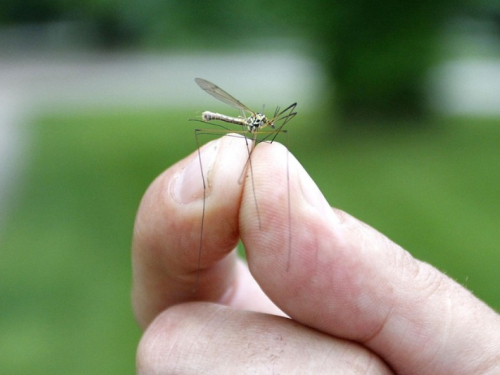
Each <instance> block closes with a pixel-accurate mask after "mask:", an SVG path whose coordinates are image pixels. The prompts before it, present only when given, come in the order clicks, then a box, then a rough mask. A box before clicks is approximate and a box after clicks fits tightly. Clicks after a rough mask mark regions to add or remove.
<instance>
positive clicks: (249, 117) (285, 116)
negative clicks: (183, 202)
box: [195, 78, 297, 290]
mask: <svg viewBox="0 0 500 375" xmlns="http://www.w3.org/2000/svg"><path fill="white" fill-rule="evenodd" d="M195 82H196V83H197V84H198V86H200V88H201V89H202V90H204V91H205V92H207V93H208V94H209V95H211V96H213V97H214V98H216V99H218V100H220V101H221V102H223V103H225V104H227V105H229V106H231V107H233V108H236V109H238V110H239V112H240V116H238V117H232V116H227V115H224V114H221V113H216V112H211V111H205V112H203V113H202V120H203V122H207V123H210V122H211V121H222V122H225V123H228V124H235V125H239V126H241V127H242V130H241V131H232V133H237V134H241V136H242V138H244V139H245V142H246V146H247V150H248V159H247V162H246V164H245V167H244V168H243V171H242V173H241V175H240V178H239V180H238V183H241V182H242V181H243V177H244V174H245V171H246V169H247V167H248V168H249V169H250V176H251V178H252V193H253V197H254V202H255V208H256V213H257V218H258V222H259V228H261V223H260V214H259V206H258V204H257V197H256V193H255V187H254V185H253V169H252V159H251V156H252V152H253V148H251V146H255V145H256V144H257V143H260V142H264V141H266V142H271V143H272V142H273V141H274V140H275V139H276V137H277V136H278V134H280V133H284V132H286V131H284V130H283V127H284V126H285V125H286V123H287V122H288V121H290V120H291V119H292V118H294V117H295V116H296V115H297V112H295V107H296V106H297V103H296V102H295V103H292V104H290V105H289V106H288V107H286V108H285V109H284V110H281V109H280V107H277V108H276V110H275V111H274V115H273V117H272V118H268V117H267V116H266V115H265V114H264V113H263V112H264V106H263V107H262V110H261V112H254V111H252V110H251V109H250V108H248V107H247V106H246V105H244V104H243V103H241V102H240V101H239V100H238V99H236V98H235V97H233V96H231V95H230V94H228V93H227V92H226V91H224V90H223V89H221V88H220V87H219V86H217V85H215V84H213V83H212V82H209V81H207V80H205V79H202V78H195ZM198 121H199V120H198ZM277 124H279V125H277ZM212 125H216V126H219V127H222V128H223V129H224V130H222V131H217V130H215V129H211V130H204V129H196V130H195V136H196V142H197V144H198V157H199V161H200V170H201V177H202V180H203V211H202V217H201V233H200V245H199V249H198V275H197V281H196V288H195V290H196V289H197V286H198V283H199V276H200V267H201V254H202V247H203V239H204V238H203V235H204V226H205V223H204V221H205V199H206V189H207V186H206V182H205V175H204V172H203V166H202V162H201V154H200V147H199V141H198V136H199V135H200V134H207V133H210V134H217V133H221V132H223V133H228V132H229V128H227V127H225V126H222V125H220V124H212ZM267 127H270V128H271V129H273V130H271V131H262V129H264V128H267ZM259 134H263V135H264V136H263V137H262V138H261V139H258V138H257V137H258V135H259ZM249 141H250V143H249ZM287 160H288V159H287ZM287 170H288V169H287ZM287 173H288V172H287ZM287 181H288V176H287ZM287 183H288V184H289V182H287ZM287 188H288V221H289V223H288V225H289V247H290V248H291V217H290V214H291V213H290V191H289V190H290V187H289V186H287ZM290 248H289V254H288V261H287V270H288V268H289V262H290Z"/></svg>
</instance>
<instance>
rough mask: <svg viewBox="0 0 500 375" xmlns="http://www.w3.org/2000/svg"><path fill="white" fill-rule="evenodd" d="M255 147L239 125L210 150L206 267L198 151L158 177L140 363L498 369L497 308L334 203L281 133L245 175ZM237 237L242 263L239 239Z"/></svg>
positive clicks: (140, 298) (142, 246) (305, 369)
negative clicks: (247, 142) (284, 144)
mask: <svg viewBox="0 0 500 375" xmlns="http://www.w3.org/2000/svg"><path fill="white" fill-rule="evenodd" d="M247 157H248V154H247V150H246V147H245V143H244V142H243V141H242V139H240V138H235V137H223V138H221V139H220V140H218V141H215V142H214V143H210V144H208V145H207V146H204V148H203V149H202V158H203V160H204V164H205V165H204V171H205V173H208V179H209V188H208V190H207V199H206V211H205V228H204V235H203V247H202V250H203V251H202V258H201V269H200V270H198V252H199V241H200V224H201V212H202V204H203V187H202V185H201V177H200V170H199V161H198V155H197V153H194V154H192V155H190V156H189V157H188V158H186V159H184V160H182V161H180V162H179V163H178V164H176V165H174V166H172V167H171V168H170V169H169V170H167V171H166V172H165V173H163V174H162V175H161V176H159V177H158V178H157V179H156V180H155V181H154V182H153V183H152V185H151V186H150V187H149V189H148V191H147V192H146V194H145V196H144V198H143V200H142V203H141V206H140V208H139V212H138V214H137V219H136V224H135V229H134V239H133V276H134V283H133V290H132V299H133V307H134V312H135V315H136V318H137V321H138V322H139V324H140V325H141V326H142V327H143V328H144V329H145V333H144V335H143V338H142V340H141V343H140V344H139V348H138V352H137V367H138V373H139V374H152V373H154V374H167V373H176V374H185V373H249V372H251V373H271V372H273V373H286V374H290V373H330V374H331V373H336V374H341V373H348V374H357V373H362V374H367V373H370V374H389V373H396V374H455V375H456V374H498V373H500V317H499V316H498V315H497V314H496V313H495V312H494V311H493V310H492V309H490V308H489V307H488V306H486V305H485V304H484V303H482V302H481V301H479V300H478V299H476V298H475V297H474V296H473V295H472V294H471V293H470V292H468V291H467V290H465V289H464V288H463V287H461V286H460V285H458V284H457V283H456V282H454V281H453V280H451V279H450V278H448V277H447V276H445V275H444V274H442V273H440V272H439V271H437V270H436V269H435V268H433V267H431V266H430V265H428V264H426V263H423V262H420V261H418V260H416V259H414V258H412V257H411V255H410V254H409V253H408V252H406V251H405V250H403V249H401V248H400V247H399V246H398V245H396V244H394V243H393V242H391V241H390V240H389V239H387V238H386V237H384V236H383V235H382V234H380V233H378V232H377V231H375V230H374V229H372V228H371V227H369V226H368V225H366V224H364V223H362V222H360V221H358V220H356V219H355V218H353V217H351V216H349V215H348V214H346V213H344V212H342V211H339V210H335V209H331V208H330V206H329V205H328V203H327V202H326V200H325V199H324V197H323V195H322V194H321V192H320V191H319V190H318V188H317V187H316V185H315V184H314V182H313V181H312V179H311V178H310V177H309V176H308V175H307V173H306V172H305V170H304V169H303V168H302V167H301V166H300V164H299V163H298V162H297V161H296V160H295V159H294V158H293V156H291V155H289V156H288V167H287V151H286V149H285V148H284V147H282V146H281V145H279V144H278V143H273V144H268V143H261V144H259V146H258V147H256V148H255V150H254V152H253V153H252V169H253V179H250V178H246V180H245V183H244V184H242V185H240V184H238V181H237V180H238V176H239V175H240V173H241V170H242V168H243V167H244V166H245V163H246V159H247ZM210 165H211V166H210ZM287 168H288V175H289V181H290V183H289V185H288V184H287ZM252 180H253V181H252ZM252 184H253V186H252ZM288 186H289V188H290V192H288ZM253 189H255V194H256V197H257V203H258V206H259V215H258V216H257V215H256V206H255V198H254V193H253V191H254V190H253ZM288 197H290V202H291V206H290V207H291V215H289V213H288V212H289V211H288V203H287V201H288ZM259 217H260V223H261V228H259ZM289 218H290V219H291V227H290V226H289V221H288V220H289ZM290 230H291V232H290ZM289 233H291V235H292V236H291V242H289V241H288V235H289ZM238 238H241V239H242V240H243V242H244V244H245V248H246V251H247V261H248V267H247V266H246V264H245V263H244V262H243V261H241V260H239V259H238V258H237V255H236V253H235V251H234V250H233V249H234V247H235V245H236V243H237V241H238ZM289 244H291V246H289ZM289 256H290V258H288V257H289ZM288 260H289V261H290V263H289V267H288V266H287V264H288ZM198 277H199V283H197V279H198ZM194 287H196V291H195V292H193V288H194ZM263 291H264V292H265V293H264V292H263ZM190 301H191V302H190ZM196 301H197V302H196ZM202 301H205V302H202ZM188 302H189V303H188ZM209 302H213V303H209ZM174 305H176V306H174ZM285 314H286V315H287V316H289V317H290V318H291V319H288V318H285V317H283V315H285Z"/></svg>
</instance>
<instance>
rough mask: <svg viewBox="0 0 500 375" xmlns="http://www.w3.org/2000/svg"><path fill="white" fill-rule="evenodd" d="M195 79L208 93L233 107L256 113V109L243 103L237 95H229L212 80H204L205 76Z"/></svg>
mask: <svg viewBox="0 0 500 375" xmlns="http://www.w3.org/2000/svg"><path fill="white" fill-rule="evenodd" d="M194 80H195V82H196V83H197V84H198V86H200V87H201V88H202V89H203V90H205V91H206V92H207V93H208V94H210V95H212V96H213V97H214V98H216V99H218V100H220V101H221V102H223V103H226V104H227V105H230V106H231V107H233V108H236V109H239V110H242V111H247V112H249V113H251V114H252V115H255V112H254V111H252V110H251V109H250V108H248V107H247V106H246V105H244V104H243V103H241V102H240V101H239V100H238V99H236V98H235V97H233V96H231V95H229V94H228V93H227V92H225V91H224V90H222V89H221V88H220V87H219V86H217V85H214V84H213V83H212V82H208V81H207V80H204V79H203V78H195V79H194Z"/></svg>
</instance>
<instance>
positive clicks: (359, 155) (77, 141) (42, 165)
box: [0, 109, 500, 374]
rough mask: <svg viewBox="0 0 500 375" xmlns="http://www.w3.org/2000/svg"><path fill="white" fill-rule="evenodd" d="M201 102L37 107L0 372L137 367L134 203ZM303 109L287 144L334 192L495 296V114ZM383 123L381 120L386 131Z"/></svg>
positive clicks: (499, 238)
mask: <svg viewBox="0 0 500 375" xmlns="http://www.w3.org/2000/svg"><path fill="white" fill-rule="evenodd" d="M196 113H197V111H195V110H193V111H147V112H133V111H130V110H127V109H124V110H122V111H116V112H113V113H92V114H88V115H85V114H82V113H74V114H58V115H54V116H44V117H43V118H40V119H38V120H37V121H36V122H35V123H34V124H33V125H32V126H31V128H32V129H31V130H32V139H33V144H32V146H33V147H32V154H31V163H30V165H29V170H28V171H27V172H26V179H25V181H24V184H23V186H21V187H20V188H19V189H18V197H17V199H18V204H17V207H16V209H15V210H14V211H13V212H12V215H11V219H10V221H9V222H8V225H7V228H6V230H5V232H4V236H3V238H2V239H1V241H2V243H1V247H2V250H1V255H0V256H1V259H2V261H1V262H0V272H1V275H2V276H1V284H0V288H1V290H0V298H1V300H2V309H1V312H0V314H1V319H0V331H1V332H2V335H1V336H0V352H1V353H2V357H3V359H1V360H0V368H1V369H2V373H8V374H26V373H29V374H46V373H71V374H89V373H121V374H127V373H130V374H133V373H135V364H134V363H135V349H136V346H137V343H138V340H139V338H140V331H139V329H138V328H137V327H136V325H135V322H134V320H133V316H132V313H131V308H130V302H129V293H130V291H129V289H130V284H131V277H130V240H131V235H132V228H133V221H134V216H135V212H136V209H137V207H138V205H139V202H140V199H141V196H142V194H143V193H144V191H145V189H146V188H147V186H148V185H149V183H150V182H151V181H152V180H153V179H154V178H155V176H157V175H158V174H159V173H161V171H163V170H164V169H166V168H167V167H168V166H170V165H171V164H173V163H174V162H175V161H177V160H179V159H180V158H183V157H185V156H186V155H188V154H189V153H190V152H192V151H194V150H195V149H196V142H195V140H194V128H196V127H198V125H199V124H196V123H192V122H191V123H190V122H188V121H187V119H188V118H190V117H195V116H196V115H195V114H196ZM325 119H329V115H328V113H326V112H325V111H315V112H312V111H311V112H309V113H306V112H300V113H299V116H297V117H296V118H295V119H294V120H293V121H292V122H290V124H289V125H287V126H288V130H289V139H290V144H289V148H290V150H291V151H292V152H293V153H294V154H295V155H296V156H297V157H298V159H299V160H300V161H301V163H302V164H303V165H304V166H305V167H306V169H308V171H309V172H310V174H311V175H312V176H313V178H314V179H315V180H316V181H317V183H318V184H319V186H320V187H321V189H322V190H323V192H324V194H325V195H326V197H327V198H328V200H329V202H330V203H331V205H333V206H336V207H338V208H341V209H343V210H345V211H347V212H349V213H351V214H352V215H354V216H356V217H358V218H360V219H361V220H363V221H365V222H367V223H368V224H370V225H372V226H374V227H375V228H377V229H378V230H380V231H382V232H383V233H385V234H386V235H387V236H388V237H390V238H391V239H393V240H394V241H396V242H398V243H399V244H400V245H402V246H403V247H404V248H406V249H407V250H408V251H410V252H411V253H412V254H413V255H414V256H415V257H417V258H419V259H422V260H425V261H428V262H430V263H432V264H433V265H435V266H436V267H438V268H439V269H441V270H443V271H444V272H446V273H447V274H448V275H450V276H451V277H453V278H455V279H456V280H458V281H459V282H461V283H462V284H464V285H466V286H467V287H468V288H469V289H471V290H472V291H473V292H474V293H475V294H476V295H477V296H479V297H480V298H481V299H483V300H484V301H486V302H487V303H488V304H489V305H490V306H492V307H494V308H495V309H497V310H499V309H500V293H499V292H498V290H499V286H500V272H498V270H497V268H498V266H497V265H498V264H500V251H499V245H500V231H499V230H498V228H499V227H500V213H499V212H500V199H498V197H499V194H498V192H499V190H500V154H499V150H500V126H499V125H500V122H499V121H498V120H494V119H492V120H488V119H465V118H459V119H457V118H455V119H440V120H435V121H434V123H433V124H432V126H422V124H392V125H394V126H392V127H390V128H389V129H390V130H387V126H383V127H382V126H378V125H379V124H370V125H371V126H366V127H356V128H353V129H351V130H349V129H347V130H346V129H343V130H340V129H338V128H336V127H334V126H330V125H331V124H329V122H331V121H330V120H327V121H325ZM382 129H385V130H382Z"/></svg>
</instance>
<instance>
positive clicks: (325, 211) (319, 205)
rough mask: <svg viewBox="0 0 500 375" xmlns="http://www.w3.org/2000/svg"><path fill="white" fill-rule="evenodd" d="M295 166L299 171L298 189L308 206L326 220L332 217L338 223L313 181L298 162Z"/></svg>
mask: <svg viewBox="0 0 500 375" xmlns="http://www.w3.org/2000/svg"><path fill="white" fill-rule="evenodd" d="M297 164H298V171H299V181H300V188H301V190H302V196H303V197H304V200H305V201H306V202H307V203H308V204H309V205H310V206H312V207H313V208H314V209H316V210H317V211H318V212H319V213H320V214H321V215H323V216H325V217H328V218H332V217H333V218H335V220H336V221H339V220H338V217H337V215H335V213H334V211H333V210H332V207H331V206H330V204H329V203H328V201H327V200H326V198H325V196H324V195H323V193H322V192H321V190H320V189H319V188H318V186H317V185H316V183H315V182H314V180H313V179H312V178H311V176H309V174H308V173H307V172H306V170H305V169H304V168H303V167H302V165H300V164H299V163H298V162H297Z"/></svg>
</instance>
